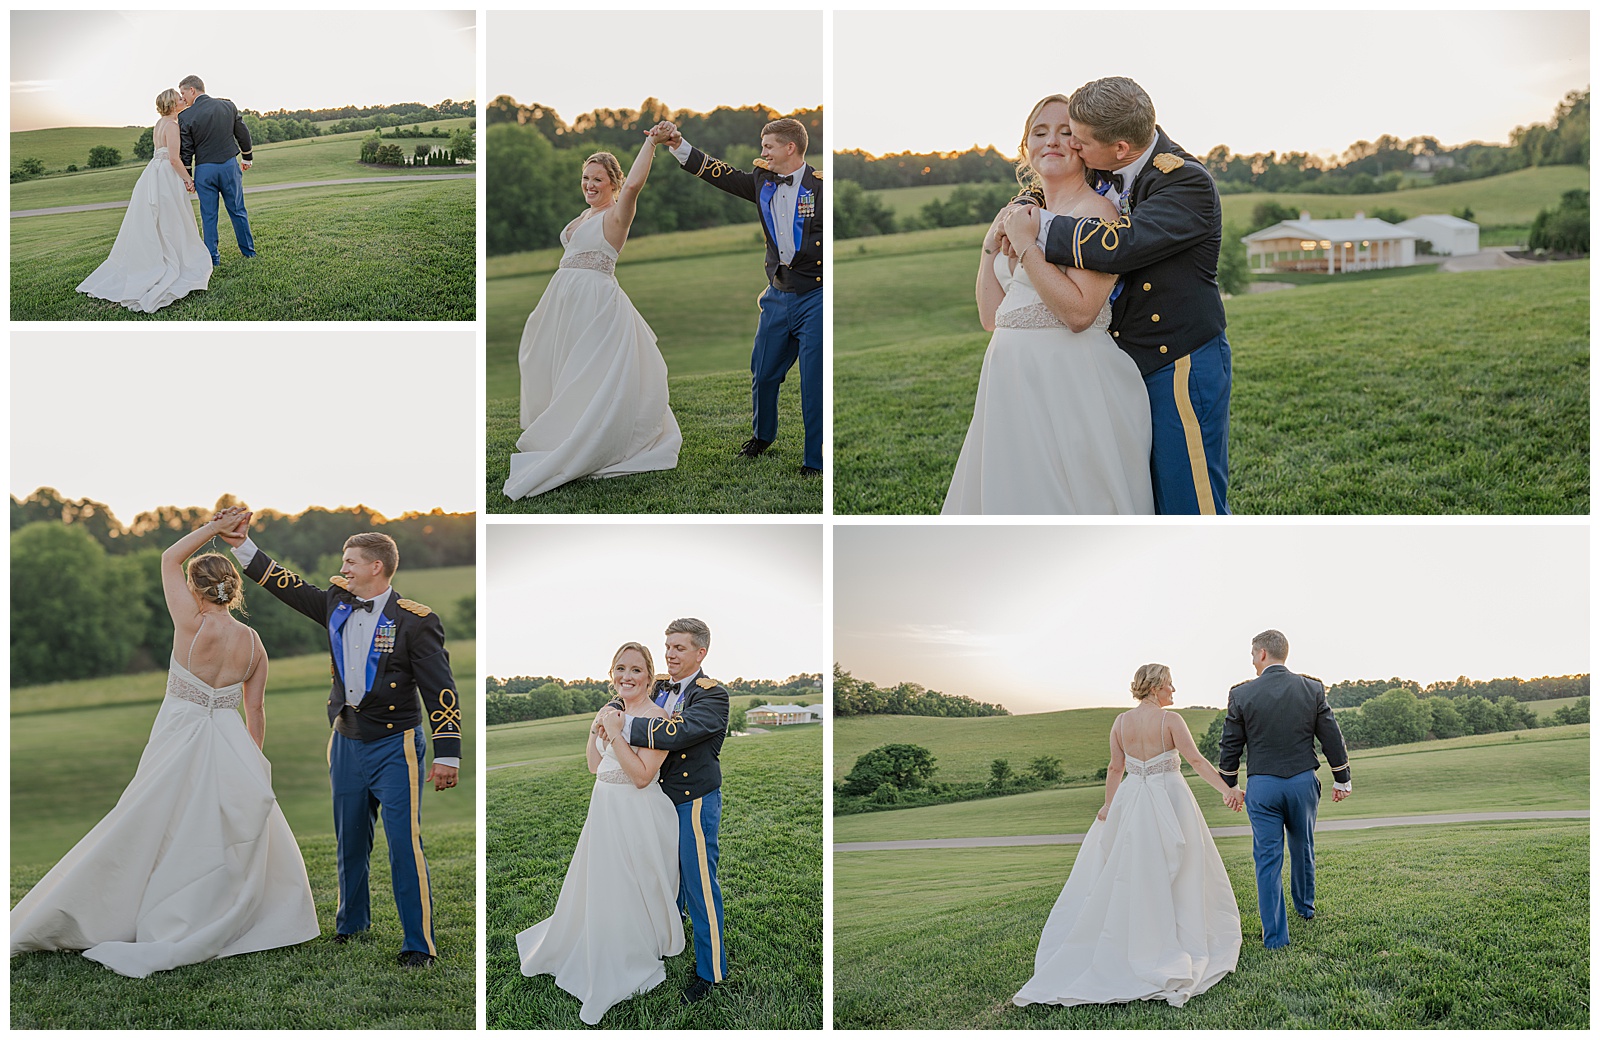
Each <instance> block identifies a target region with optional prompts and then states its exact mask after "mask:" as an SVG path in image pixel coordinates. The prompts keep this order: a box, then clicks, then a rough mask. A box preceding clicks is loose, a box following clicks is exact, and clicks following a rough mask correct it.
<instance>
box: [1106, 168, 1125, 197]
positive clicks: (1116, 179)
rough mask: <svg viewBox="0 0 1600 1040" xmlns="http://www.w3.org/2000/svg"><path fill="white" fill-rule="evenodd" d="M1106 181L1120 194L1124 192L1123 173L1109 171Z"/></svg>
mask: <svg viewBox="0 0 1600 1040" xmlns="http://www.w3.org/2000/svg"><path fill="white" fill-rule="evenodd" d="M1106 181H1107V182H1108V183H1109V184H1110V185H1111V190H1112V191H1114V192H1116V193H1117V194H1118V195H1121V194H1122V174H1120V173H1108V174H1106Z"/></svg>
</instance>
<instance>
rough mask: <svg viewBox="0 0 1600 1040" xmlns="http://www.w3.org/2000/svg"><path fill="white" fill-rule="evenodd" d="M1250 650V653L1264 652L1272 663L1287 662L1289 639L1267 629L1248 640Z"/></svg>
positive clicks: (1271, 629) (1273, 629)
mask: <svg viewBox="0 0 1600 1040" xmlns="http://www.w3.org/2000/svg"><path fill="white" fill-rule="evenodd" d="M1250 650H1251V652H1254V651H1256V650H1265V651H1266V652H1267V656H1268V657H1270V658H1272V659H1273V660H1274V661H1287V660H1288V659H1289V637H1288V636H1286V635H1284V634H1283V633H1282V632H1279V631H1278V630H1277V629H1275V628H1269V629H1267V630H1266V631H1265V632H1263V633H1261V634H1260V635H1258V636H1256V637H1255V638H1254V639H1252V640H1250Z"/></svg>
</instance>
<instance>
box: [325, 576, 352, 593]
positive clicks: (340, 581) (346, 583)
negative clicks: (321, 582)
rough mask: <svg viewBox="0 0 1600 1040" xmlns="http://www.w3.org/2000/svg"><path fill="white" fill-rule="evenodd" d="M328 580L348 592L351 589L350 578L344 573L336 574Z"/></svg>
mask: <svg viewBox="0 0 1600 1040" xmlns="http://www.w3.org/2000/svg"><path fill="white" fill-rule="evenodd" d="M328 581H329V583H330V584H333V585H337V586H339V587H340V588H341V589H344V590H345V591H346V592H349V591H350V579H349V578H346V577H345V576H344V575H343V574H335V575H334V576H333V577H331V578H329V579H328Z"/></svg>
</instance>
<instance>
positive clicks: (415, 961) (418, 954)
mask: <svg viewBox="0 0 1600 1040" xmlns="http://www.w3.org/2000/svg"><path fill="white" fill-rule="evenodd" d="M395 960H396V961H398V962H399V963H400V964H401V965H403V966H404V967H407V968H426V967H427V966H428V965H430V964H432V963H433V958H432V957H430V956H428V955H427V954H426V953H423V952H422V951H421V950H401V951H400V956H398V957H396V958H395Z"/></svg>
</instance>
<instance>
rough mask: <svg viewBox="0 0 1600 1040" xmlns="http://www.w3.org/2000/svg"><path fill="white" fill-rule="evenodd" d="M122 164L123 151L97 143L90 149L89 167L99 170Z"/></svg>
mask: <svg viewBox="0 0 1600 1040" xmlns="http://www.w3.org/2000/svg"><path fill="white" fill-rule="evenodd" d="M120 165H122V153H121V152H119V151H117V149H115V148H112V147H111V146H110V145H105V144H97V145H95V146H94V147H93V148H91V149H89V169H91V170H99V169H104V168H106V167H110V166H120Z"/></svg>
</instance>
